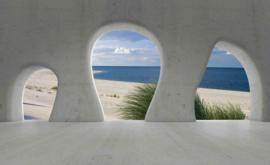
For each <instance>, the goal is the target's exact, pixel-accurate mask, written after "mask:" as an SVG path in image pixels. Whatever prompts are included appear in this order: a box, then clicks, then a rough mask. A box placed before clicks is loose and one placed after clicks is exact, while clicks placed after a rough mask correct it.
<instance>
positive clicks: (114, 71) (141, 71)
mask: <svg viewBox="0 0 270 165" xmlns="http://www.w3.org/2000/svg"><path fill="white" fill-rule="evenodd" d="M93 70H98V71H101V72H99V73H95V74H94V78H95V79H101V80H114V81H127V82H153V81H158V79H159V73H160V67H141V66H137V67H134V66H93ZM199 87H200V88H211V89H223V90H234V91H245V92H249V83H248V78H247V75H246V72H245V70H244V69H243V68H206V71H205V73H204V76H203V78H202V81H201V83H200V85H199Z"/></svg>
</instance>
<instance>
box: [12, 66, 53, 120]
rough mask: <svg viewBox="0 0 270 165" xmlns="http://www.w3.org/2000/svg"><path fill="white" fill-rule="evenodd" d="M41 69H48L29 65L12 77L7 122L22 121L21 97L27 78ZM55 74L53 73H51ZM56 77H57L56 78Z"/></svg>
mask: <svg viewBox="0 0 270 165" xmlns="http://www.w3.org/2000/svg"><path fill="white" fill-rule="evenodd" d="M41 69H49V68H48V67H45V66H42V65H30V66H25V67H22V69H21V71H19V72H18V74H17V75H16V76H14V77H15V78H14V80H13V81H12V84H10V85H9V89H8V91H9V92H8V96H7V100H9V101H8V105H7V111H8V114H9V116H8V118H9V119H7V121H22V120H24V111H23V96H24V90H25V85H26V82H27V80H28V79H29V77H30V76H31V75H32V74H33V73H34V72H36V71H38V70H41ZM53 73H55V72H53ZM56 77H57V76H56Z"/></svg>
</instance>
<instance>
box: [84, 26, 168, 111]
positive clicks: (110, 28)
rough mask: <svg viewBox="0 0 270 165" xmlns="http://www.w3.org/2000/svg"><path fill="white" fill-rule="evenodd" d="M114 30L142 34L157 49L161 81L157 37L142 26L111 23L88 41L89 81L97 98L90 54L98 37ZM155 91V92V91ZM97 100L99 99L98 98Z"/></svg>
mask: <svg viewBox="0 0 270 165" xmlns="http://www.w3.org/2000/svg"><path fill="white" fill-rule="evenodd" d="M116 30H128V31H133V32H136V33H139V34H142V35H144V36H146V37H147V38H149V39H150V40H151V41H152V42H153V43H154V44H155V45H156V47H157V50H158V52H159V55H160V65H161V66H160V68H161V69H160V76H159V80H160V79H162V73H163V67H162V65H163V50H162V46H161V44H160V42H159V40H158V39H157V37H156V36H155V35H154V34H153V33H152V32H150V31H149V30H147V29H146V28H144V27H142V26H139V25H136V24H132V23H125V22H124V23H111V24H108V25H105V26H102V27H101V28H99V29H97V30H96V32H95V33H94V35H93V36H92V37H91V40H90V41H89V43H88V53H87V54H88V60H87V61H88V62H89V64H88V65H89V66H90V67H89V69H90V75H91V79H92V82H93V84H94V86H95V90H96V96H97V97H98V94H97V89H96V85H95V83H94V77H93V70H92V54H93V50H94V46H95V44H96V42H97V41H98V40H99V38H100V37H102V36H103V35H104V34H106V33H109V32H111V31H116ZM159 85H160V84H158V86H157V90H158V89H159ZM157 90H156V91H157ZM98 98H99V97H98ZM154 99H155V95H154V97H153V99H152V102H151V104H150V106H149V108H148V109H150V107H151V105H152V103H153V100H154ZM99 102H100V104H101V101H100V99H99ZM102 111H103V116H104V110H103V109H102Z"/></svg>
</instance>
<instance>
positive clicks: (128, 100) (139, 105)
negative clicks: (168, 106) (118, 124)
mask: <svg viewBox="0 0 270 165" xmlns="http://www.w3.org/2000/svg"><path fill="white" fill-rule="evenodd" d="M156 88H157V82H154V83H153V84H146V83H143V84H142V85H140V86H135V89H134V91H132V92H131V93H130V94H129V95H127V96H125V97H124V100H123V102H124V105H123V106H122V107H121V109H120V110H119V113H120V116H121V118H122V119H124V120H144V118H145V115H146V112H147V110H148V107H149V105H150V103H151V101H152V98H153V96H154V94H155V91H156Z"/></svg>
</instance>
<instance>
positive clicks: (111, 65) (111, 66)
mask: <svg viewBox="0 0 270 165" xmlns="http://www.w3.org/2000/svg"><path fill="white" fill-rule="evenodd" d="M95 66H109V67H161V66H144V65H141V66H135V65H134V66H130V65H129V66H126V65H93V66H92V67H95ZM206 68H235V69H244V67H219V66H216V67H215V66H209V67H206Z"/></svg>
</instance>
